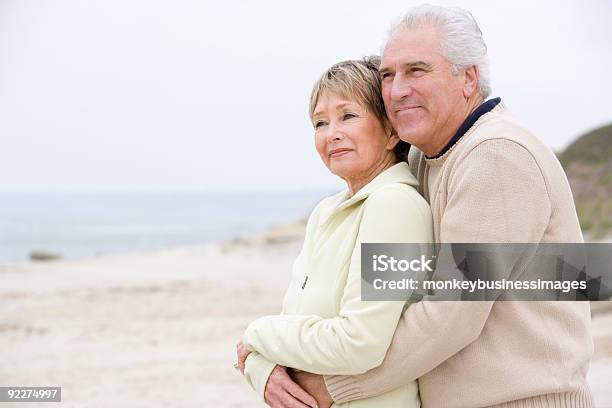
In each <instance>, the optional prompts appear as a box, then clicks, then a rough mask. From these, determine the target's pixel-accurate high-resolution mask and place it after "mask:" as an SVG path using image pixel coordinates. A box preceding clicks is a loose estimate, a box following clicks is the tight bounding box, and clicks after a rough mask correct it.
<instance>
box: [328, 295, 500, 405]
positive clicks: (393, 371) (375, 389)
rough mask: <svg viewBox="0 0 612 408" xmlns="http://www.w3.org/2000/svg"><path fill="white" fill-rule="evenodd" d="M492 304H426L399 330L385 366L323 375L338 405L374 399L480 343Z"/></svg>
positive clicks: (413, 311)
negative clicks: (352, 372) (479, 337)
mask: <svg viewBox="0 0 612 408" xmlns="http://www.w3.org/2000/svg"><path fill="white" fill-rule="evenodd" d="M492 305H493V302H441V301H430V302H428V301H423V302H419V303H415V304H413V305H411V306H410V307H409V308H408V310H406V312H405V313H404V315H403V316H402V318H401V319H400V322H399V324H398V326H397V329H396V331H395V334H394V336H393V341H392V342H391V346H390V347H389V350H388V351H387V354H386V356H385V359H384V361H383V363H382V364H381V365H380V366H378V367H376V368H374V369H372V370H370V371H368V372H366V373H364V374H360V375H354V376H325V383H326V385H327V389H328V391H329V393H330V394H331V396H332V397H333V399H334V401H335V402H337V403H344V402H348V401H353V400H357V399H362V398H368V397H373V396H376V395H380V394H383V393H385V392H388V391H391V390H393V389H396V388H398V387H401V386H402V385H405V384H408V383H409V382H410V381H414V380H416V379H417V378H419V377H421V376H422V375H423V374H425V373H427V372H429V371H431V370H432V369H433V368H435V367H436V366H438V365H439V364H440V363H442V362H443V361H445V360H447V359H448V358H449V357H451V356H452V355H454V354H455V353H457V352H458V351H460V350H461V349H463V348H464V347H465V346H467V345H468V344H470V343H471V342H473V341H474V340H476V338H477V337H478V336H479V335H480V333H481V331H482V328H483V327H484V324H485V322H486V320H487V317H488V316H489V313H490V311H491V307H492Z"/></svg>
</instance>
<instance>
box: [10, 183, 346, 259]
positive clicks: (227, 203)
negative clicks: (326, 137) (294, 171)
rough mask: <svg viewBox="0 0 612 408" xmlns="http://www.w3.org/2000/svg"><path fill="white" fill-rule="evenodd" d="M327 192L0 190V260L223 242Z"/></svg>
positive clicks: (298, 212) (306, 209)
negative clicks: (36, 253)
mask: <svg viewBox="0 0 612 408" xmlns="http://www.w3.org/2000/svg"><path fill="white" fill-rule="evenodd" d="M333 193H334V191H333V190H330V189H328V190H323V189H321V190H306V191H249V192H220V191H209V192H161V193H2V194H0V264H9V263H16V262H24V261H28V260H29V259H30V254H31V252H32V251H45V252H50V253H56V254H58V255H60V256H61V257H62V258H67V259H75V258H83V257H90V256H96V255H99V254H106V253H123V252H131V251H141V250H158V249H165V248H174V247H181V246H188V245H198V244H203V243H210V242H217V241H224V240H229V239H232V238H235V237H238V236H242V235H248V234H253V233H256V232H258V231H263V230H265V229H267V228H270V227H272V226H275V225H280V224H283V223H287V222H291V221H295V220H297V219H300V218H305V217H307V216H308V215H309V213H310V211H311V210H312V208H313V207H314V206H315V205H316V204H317V202H319V201H320V200H321V199H322V198H324V197H325V196H328V195H330V194H333Z"/></svg>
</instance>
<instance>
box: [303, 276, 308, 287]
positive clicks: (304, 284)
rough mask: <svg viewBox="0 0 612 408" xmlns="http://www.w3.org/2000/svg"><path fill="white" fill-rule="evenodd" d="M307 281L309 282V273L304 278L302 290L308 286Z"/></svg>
mask: <svg viewBox="0 0 612 408" xmlns="http://www.w3.org/2000/svg"><path fill="white" fill-rule="evenodd" d="M306 282H308V275H306V278H305V279H304V283H302V290H304V288H305V287H306Z"/></svg>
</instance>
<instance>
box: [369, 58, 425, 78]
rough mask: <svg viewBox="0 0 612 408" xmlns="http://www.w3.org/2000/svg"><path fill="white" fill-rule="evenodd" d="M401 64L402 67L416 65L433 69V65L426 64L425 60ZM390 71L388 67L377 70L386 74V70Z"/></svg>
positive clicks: (415, 66)
mask: <svg viewBox="0 0 612 408" xmlns="http://www.w3.org/2000/svg"><path fill="white" fill-rule="evenodd" d="M402 66H403V67H404V68H417V67H420V68H425V69H428V70H431V69H433V67H432V66H431V64H428V63H427V62H425V61H421V60H418V61H410V62H406V63H404V64H402ZM390 71H391V68H390V67H381V68H380V69H379V70H378V72H379V73H380V74H381V75H382V74H386V73H387V72H390Z"/></svg>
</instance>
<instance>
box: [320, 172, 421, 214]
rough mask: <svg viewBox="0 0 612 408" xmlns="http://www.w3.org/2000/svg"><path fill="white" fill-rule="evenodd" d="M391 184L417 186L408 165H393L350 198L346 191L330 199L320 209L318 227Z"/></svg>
mask: <svg viewBox="0 0 612 408" xmlns="http://www.w3.org/2000/svg"><path fill="white" fill-rule="evenodd" d="M391 183H401V184H407V185H409V186H413V187H415V188H416V187H417V186H418V184H419V183H418V181H417V180H416V178H415V177H414V176H413V175H412V173H411V172H410V168H409V167H408V163H406V162H400V163H397V164H394V165H393V166H391V167H389V168H388V169H387V170H385V171H383V172H382V173H380V174H379V175H377V176H376V177H374V178H373V179H372V181H370V182H369V183H368V184H366V185H365V186H363V187H362V188H361V189H360V190H359V191H357V192H356V193H355V194H354V195H353V196H352V197H349V196H348V195H349V192H348V189H347V190H344V191H342V192H340V193H338V194H336V195H334V196H332V197H330V198H329V205H326V206H325V207H324V208H322V209H321V212H320V216H319V225H323V224H325V223H327V222H329V221H330V219H331V218H332V217H333V216H334V215H336V214H337V213H339V212H340V211H342V210H344V209H346V208H349V207H351V206H353V205H355V204H358V203H360V202H362V201H364V200H365V199H366V198H368V197H369V196H370V194H372V193H373V192H374V191H376V190H378V189H379V188H380V187H383V186H385V185H387V184H391Z"/></svg>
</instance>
